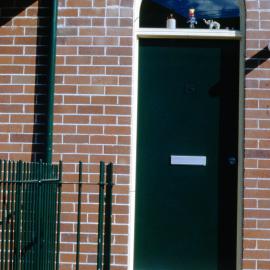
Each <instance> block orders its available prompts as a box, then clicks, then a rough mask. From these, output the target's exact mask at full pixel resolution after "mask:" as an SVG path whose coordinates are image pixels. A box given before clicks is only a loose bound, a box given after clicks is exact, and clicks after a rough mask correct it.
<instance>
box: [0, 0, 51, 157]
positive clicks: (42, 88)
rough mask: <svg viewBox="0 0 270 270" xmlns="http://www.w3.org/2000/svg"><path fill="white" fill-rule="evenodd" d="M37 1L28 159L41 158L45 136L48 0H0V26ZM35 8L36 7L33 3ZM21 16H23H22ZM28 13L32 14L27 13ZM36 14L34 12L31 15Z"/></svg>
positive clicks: (9, 24)
mask: <svg viewBox="0 0 270 270" xmlns="http://www.w3.org/2000/svg"><path fill="white" fill-rule="evenodd" d="M34 3H36V4H37V9H38V13H37V18H38V19H37V25H36V35H37V38H36V51H35V52H34V53H33V57H35V63H36V64H35V69H34V74H35V86H34V93H33V95H34V104H33V114H34V123H33V129H32V132H33V135H32V149H31V153H32V155H31V159H32V161H33V162H34V161H37V160H39V159H43V158H44V155H43V153H44V137H45V135H44V134H45V123H46V122H45V121H46V106H45V104H46V99H47V95H46V93H47V88H48V87H47V84H48V82H47V73H48V68H47V67H48V61H47V59H48V31H49V29H48V28H49V26H48V19H49V16H48V12H49V11H48V10H49V5H50V1H48V0H0V27H1V26H7V27H9V26H11V25H12V24H11V21H12V19H14V18H15V17H16V16H18V15H19V14H23V12H24V11H25V10H26V9H27V8H28V7H29V6H31V5H32V4H34ZM35 8H36V6H35ZM22 16H24V15H22ZM30 16H31V15H30ZM33 16H35V15H33Z"/></svg>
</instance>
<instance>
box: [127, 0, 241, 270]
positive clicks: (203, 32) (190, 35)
mask: <svg viewBox="0 0 270 270" xmlns="http://www.w3.org/2000/svg"><path fill="white" fill-rule="evenodd" d="M142 2H143V0H134V7H133V56H132V58H133V59H132V60H133V61H132V106H131V117H132V120H131V166H130V189H129V198H130V211H129V232H128V270H133V268H134V267H133V264H134V242H135V192H136V190H135V189H136V157H137V128H138V125H137V120H138V118H137V116H138V79H139V76H138V71H139V40H140V39H143V38H164V39H166V38H167V39H168V38H173V39H212V40H215V39H221V40H239V42H240V53H239V113H238V120H239V127H238V161H239V162H238V173H237V179H238V205H237V247H236V253H237V254H236V255H237V262H236V270H241V269H242V253H243V251H242V250H243V243H242V242H243V239H242V230H243V179H244V98H245V93H244V92H245V47H246V31H245V24H246V9H245V0H238V2H239V8H240V30H239V31H228V30H208V29H179V28H178V29H173V30H170V29H160V28H158V29H157V28H140V27H139V18H140V7H141V3H142Z"/></svg>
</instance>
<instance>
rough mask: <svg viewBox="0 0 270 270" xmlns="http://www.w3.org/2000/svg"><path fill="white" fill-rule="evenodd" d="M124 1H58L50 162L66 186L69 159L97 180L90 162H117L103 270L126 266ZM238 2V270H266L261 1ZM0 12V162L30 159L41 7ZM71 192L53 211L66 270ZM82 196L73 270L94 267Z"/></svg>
mask: <svg viewBox="0 0 270 270" xmlns="http://www.w3.org/2000/svg"><path fill="white" fill-rule="evenodd" d="M132 5H133V0H60V2H59V25H58V35H59V37H58V46H57V77H56V82H57V85H56V96H55V126H54V130H55V135H54V142H55V145H54V160H55V161H56V160H58V159H63V161H64V163H65V168H64V169H65V172H66V174H65V175H64V179H65V180H66V181H73V180H74V177H75V176H74V175H75V172H76V170H77V166H76V162H77V161H78V160H82V161H84V162H86V163H87V164H88V165H87V166H86V167H85V173H86V174H85V178H84V180H85V181H96V180H97V172H98V166H97V165H98V162H99V160H101V159H103V160H105V161H112V162H114V163H116V164H117V166H116V174H117V175H116V178H115V181H116V184H117V185H116V187H115V190H114V191H115V194H116V195H115V197H114V213H115V214H114V217H113V222H114V224H113V235H114V237H113V249H112V251H113V264H114V267H113V269H127V247H128V203H129V198H128V188H129V169H130V135H131V79H132V77H131V67H132V66H131V65H132V24H133V21H132ZM246 6H247V51H246V56H247V70H246V71H247V79H246V92H245V94H246V102H245V106H246V110H245V117H246V121H245V122H246V128H245V148H246V153H245V155H246V159H245V182H244V186H245V193H244V204H245V211H244V217H245V219H244V261H243V263H244V264H243V269H245V270H248V269H250V270H251V269H252V270H255V269H270V241H269V240H270V233H269V232H270V222H269V218H270V214H269V213H270V170H269V168H270V160H269V158H270V154H269V153H270V139H269V138H270V135H269V134H270V111H269V108H270V64H269V61H268V57H269V54H268V53H267V51H266V49H265V46H266V45H267V44H268V42H269V40H270V1H269V0H247V1H246ZM0 8H1V13H0V14H1V19H0V63H1V65H0V92H1V95H0V156H1V158H10V159H24V160H31V159H32V160H34V159H36V158H37V157H40V155H39V152H41V150H42V143H41V142H42V135H43V126H44V112H45V110H44V99H45V94H46V85H45V84H44V77H45V75H46V74H45V71H44V70H45V66H46V57H44V55H46V42H47V38H46V34H47V27H46V25H47V23H46V22H47V21H46V14H47V1H41V0H40V1H39V2H37V1H34V0H32V1H31V0H20V1H19V0H14V1H13V0H12V1H11V0H5V3H4V4H0ZM38 17H39V20H38V19H37V18H38ZM36 36H38V38H37V37H36ZM37 42H38V44H39V46H36V44H37ZM36 64H38V65H37V67H36ZM34 115H35V117H34ZM73 189H74V187H73V186H72V185H71V186H69V188H66V190H65V192H66V194H65V195H64V200H65V203H64V205H63V208H64V212H65V213H64V214H63V225H62V228H63V234H62V236H61V239H62V242H63V245H62V253H61V261H62V269H66V270H71V269H73V268H72V262H74V261H75V260H74V255H72V253H73V251H74V250H75V243H74V242H75V232H76V228H75V225H74V224H75V221H76V215H75V210H76V209H75V204H74V202H73V201H74V196H73V195H72V191H73ZM84 191H85V192H87V191H88V190H86V189H85V190H84ZM84 200H85V201H84V205H83V222H84V224H83V228H82V233H83V235H84V236H83V238H82V241H83V245H82V248H81V250H82V257H81V261H82V263H83V264H82V267H81V269H82V270H83V269H95V267H94V265H93V263H94V261H95V248H96V246H95V242H96V234H95V231H96V218H97V215H96V211H97V204H95V205H94V206H90V204H89V202H90V201H94V202H97V196H96V193H95V191H93V193H91V194H90V195H89V196H86V195H85V196H84ZM91 265H92V266H91Z"/></svg>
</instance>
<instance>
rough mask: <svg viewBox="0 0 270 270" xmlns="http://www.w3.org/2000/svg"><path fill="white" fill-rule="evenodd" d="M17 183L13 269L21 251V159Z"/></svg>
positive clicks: (18, 260) (18, 263)
mask: <svg viewBox="0 0 270 270" xmlns="http://www.w3.org/2000/svg"><path fill="white" fill-rule="evenodd" d="M17 176H18V177H17V179H18V183H17V185H16V213H15V216H16V220H15V231H16V235H17V237H16V241H15V247H16V253H15V265H14V266H15V269H16V270H17V269H18V270H19V269H20V252H21V184H22V161H21V160H20V161H19V162H18V171H17Z"/></svg>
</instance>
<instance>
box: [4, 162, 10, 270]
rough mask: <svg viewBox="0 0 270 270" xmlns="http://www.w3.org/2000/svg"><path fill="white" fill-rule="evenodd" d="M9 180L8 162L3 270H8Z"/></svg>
mask: <svg viewBox="0 0 270 270" xmlns="http://www.w3.org/2000/svg"><path fill="white" fill-rule="evenodd" d="M10 179H11V162H10V161H9V162H8V171H7V190H8V191H7V209H6V246H5V252H6V256H5V270H7V269H8V250H9V248H8V247H9V244H10V241H9V230H10V225H9V224H10V222H9V221H10Z"/></svg>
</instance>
